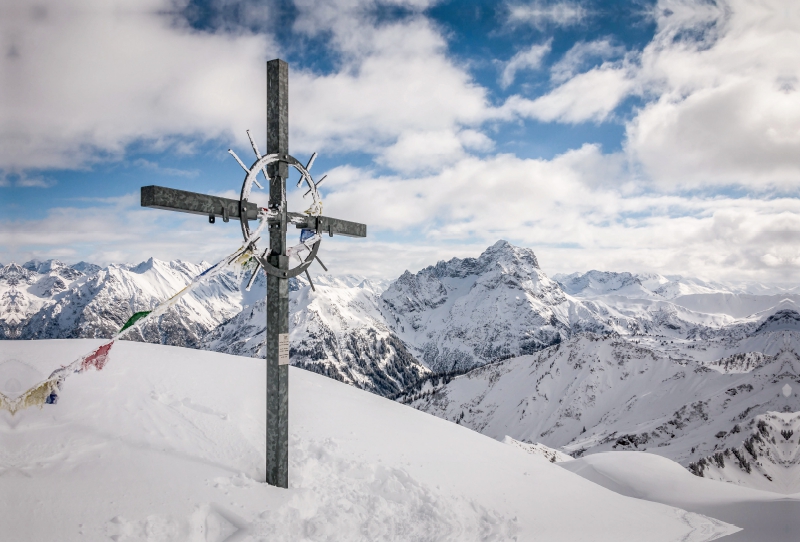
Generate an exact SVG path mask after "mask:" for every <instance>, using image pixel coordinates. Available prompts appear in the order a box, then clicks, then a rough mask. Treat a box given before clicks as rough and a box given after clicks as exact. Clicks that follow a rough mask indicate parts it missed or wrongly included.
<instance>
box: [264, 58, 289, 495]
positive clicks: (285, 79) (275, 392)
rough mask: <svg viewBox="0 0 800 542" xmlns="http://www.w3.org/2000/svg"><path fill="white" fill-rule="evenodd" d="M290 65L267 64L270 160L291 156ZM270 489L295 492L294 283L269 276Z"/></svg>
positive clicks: (274, 171)
mask: <svg viewBox="0 0 800 542" xmlns="http://www.w3.org/2000/svg"><path fill="white" fill-rule="evenodd" d="M288 94H289V65H288V64H287V63H286V62H284V61H283V60H270V61H269V62H267V154H289V95H288ZM268 173H269V175H270V182H269V206H270V208H271V209H275V210H279V211H280V221H276V223H273V224H270V226H269V246H270V249H271V255H270V256H269V258H270V263H271V264H272V265H274V266H275V267H277V268H278V269H281V270H284V271H285V270H288V269H289V258H288V257H287V256H286V181H287V177H288V174H289V168H288V165H287V164H286V162H278V163H276V164H272V165H271V166H270V171H269V172H268ZM266 351H267V483H268V484H270V485H273V486H278V487H284V488H288V487H289V279H287V278H285V277H276V276H273V275H269V274H268V275H267V341H266Z"/></svg>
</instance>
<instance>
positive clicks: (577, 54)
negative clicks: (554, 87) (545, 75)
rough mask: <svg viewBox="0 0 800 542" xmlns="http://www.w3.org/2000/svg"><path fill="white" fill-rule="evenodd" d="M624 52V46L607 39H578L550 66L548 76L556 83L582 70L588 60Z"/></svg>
mask: <svg viewBox="0 0 800 542" xmlns="http://www.w3.org/2000/svg"><path fill="white" fill-rule="evenodd" d="M624 54H625V48H624V47H621V46H617V45H613V44H612V43H611V42H610V41H609V40H607V39H603V40H596V41H589V42H586V41H579V42H578V43H576V44H575V45H573V46H572V47H571V48H570V50H569V51H567V52H566V53H565V54H564V56H563V57H561V58H560V59H559V60H558V62H556V63H554V64H553V65H552V66H551V67H550V78H551V79H552V80H553V81H555V82H556V83H563V82H564V81H567V80H569V79H571V78H572V77H574V76H575V75H576V74H578V73H580V72H581V71H584V68H585V66H586V64H587V63H588V62H590V61H593V60H596V59H600V60H609V59H612V58H614V57H621V56H623V55H624Z"/></svg>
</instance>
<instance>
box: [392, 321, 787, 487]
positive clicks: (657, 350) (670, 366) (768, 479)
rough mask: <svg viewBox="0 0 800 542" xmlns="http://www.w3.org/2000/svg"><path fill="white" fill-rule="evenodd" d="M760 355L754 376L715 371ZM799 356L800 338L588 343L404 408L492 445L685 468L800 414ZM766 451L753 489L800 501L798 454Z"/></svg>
mask: <svg viewBox="0 0 800 542" xmlns="http://www.w3.org/2000/svg"><path fill="white" fill-rule="evenodd" d="M754 347H758V348H759V350H758V351H759V352H762V354H761V357H760V358H759V363H758V364H750V365H749V366H748V367H747V368H745V367H742V366H741V364H740V365H735V364H734V367H731V365H732V364H731V363H728V364H727V365H726V364H725V363H723V364H722V368H720V365H719V364H718V363H716V362H713V361H710V359H713V358H718V359H719V358H722V359H730V358H731V357H735V356H734V355H733V354H731V353H732V352H736V351H739V350H741V349H743V348H744V349H746V350H750V349H752V348H754ZM797 352H800V332H798V331H763V332H761V333H759V334H758V335H756V336H752V337H749V338H748V339H746V340H743V341H738V342H737V341H732V340H727V341H720V340H714V341H705V342H700V341H684V343H683V344H675V341H666V340H663V339H661V340H659V339H650V340H649V341H645V340H642V339H627V338H624V337H619V336H609V337H599V336H591V335H585V336H579V337H577V338H574V339H571V340H569V341H566V342H564V343H561V344H560V345H557V346H554V347H551V348H549V349H547V350H545V351H543V352H541V353H539V354H536V355H532V356H521V357H518V358H514V359H509V360H505V361H502V362H498V363H494V364H490V365H487V366H484V367H481V368H479V369H475V370H473V371H471V372H469V373H467V374H465V375H463V376H460V377H457V378H454V379H452V380H450V381H449V382H447V383H442V384H439V385H436V386H434V385H430V384H428V385H427V387H426V388H423V389H421V390H413V392H410V393H408V394H407V395H406V396H405V397H401V398H400V399H399V400H400V401H402V402H405V403H407V404H411V405H412V406H414V407H415V408H418V409H420V410H423V411H426V412H429V413H431V414H434V415H436V416H439V417H441V418H444V419H448V420H451V421H454V422H458V423H459V424H461V425H463V426H465V427H470V428H472V429H474V430H476V431H478V432H481V433H483V434H485V435H488V436H490V437H493V438H497V439H501V438H503V437H504V436H506V435H508V436H510V437H512V438H514V439H516V440H520V441H523V442H528V443H537V442H540V443H542V444H545V445H547V446H549V447H553V448H557V449H559V450H561V451H564V452H567V453H570V454H571V455H573V456H582V455H585V454H591V453H596V452H600V451H606V450H649V451H652V452H653V453H656V454H659V455H663V456H665V457H668V458H670V459H672V460H674V461H677V462H679V463H681V464H683V465H684V466H689V465H690V464H692V463H695V462H698V461H701V460H702V459H703V458H706V457H708V456H711V455H713V454H716V453H724V452H725V450H733V449H736V448H738V447H742V446H744V444H743V443H744V442H745V441H746V440H747V439H750V435H751V434H752V433H754V432H758V424H759V420H760V419H761V418H759V416H763V415H766V414H767V413H768V412H800V399H798V392H800V384H799V383H800V356H798V354H797ZM709 365H712V366H715V369H716V370H714V369H710V368H709ZM726 366H727V367H728V369H729V370H726V369H725V367H726ZM746 369H749V370H746ZM774 433H775V434H778V435H779V431H775V432H774ZM772 436H774V435H770V436H769V437H768V438H772ZM791 446H794V447H793V448H792V449H793V450H795V451H796V450H797V445H796V444H795V441H792V444H791ZM767 448H769V447H767ZM767 448H765V449H764V450H763V451H761V452H759V453H758V458H757V460H756V459H755V458H754V459H753V460H752V462H753V466H752V469H753V472H755V473H756V474H757V475H758V476H760V477H761V478H760V479H759V484H750V485H753V486H754V487H771V488H772V490H773V491H781V492H784V493H791V492H796V491H800V486H798V485H797V484H796V483H795V482H794V480H797V479H798V475H800V460H798V457H797V454H794V452H792V454H789V451H788V450H787V451H786V452H785V453H786V454H789V455H785V458H784V457H783V456H779V455H777V454H776V453H775V452H774V451H773V452H771V454H770V453H768V450H767ZM728 453H729V454H730V453H732V452H728ZM786 458H788V459H786ZM693 470H695V471H697V469H693ZM776 473H780V474H776ZM716 478H721V477H720V476H716ZM778 478H780V482H777V481H776V480H777V479H778ZM761 481H763V484H762V483H760V482H761Z"/></svg>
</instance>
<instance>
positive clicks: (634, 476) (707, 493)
mask: <svg viewBox="0 0 800 542" xmlns="http://www.w3.org/2000/svg"><path fill="white" fill-rule="evenodd" d="M558 465H559V466H560V467H563V468H564V469H566V470H569V471H570V472H574V473H576V474H578V475H580V476H582V477H584V478H586V479H587V480H591V481H593V482H595V483H597V484H599V485H602V486H603V487H606V488H608V489H611V490H612V491H615V492H617V493H620V494H622V495H628V496H631V497H636V498H640V499H647V500H649V501H655V502H660V503H664V504H669V505H671V506H677V507H680V508H683V509H685V510H691V511H693V512H698V513H703V514H711V515H713V516H714V517H716V518H720V519H722V520H725V521H730V522H734V523H736V525H738V526H740V527H742V531H740V532H738V533H736V534H733V535H732V536H729V537H726V538H725V540H726V541H730V542H734V541H737V540H741V541H756V540H757V541H758V542H771V541H775V542H788V541H789V540H794V539H796V536H797V533H798V532H800V514H798V512H800V494H795V495H793V496H788V497H787V496H785V495H779V494H775V493H771V492H768V491H758V490H756V489H750V488H745V487H739V486H736V485H733V484H730V483H725V482H717V481H713V480H708V479H706V478H699V477H697V476H693V475H692V474H690V473H689V472H687V471H686V469H684V468H683V467H681V466H680V465H678V464H677V463H674V462H672V461H670V460H669V459H666V458H663V457H660V456H658V455H654V454H650V453H645V452H605V453H599V454H593V455H590V456H588V457H584V458H580V459H576V460H574V461H570V462H565V463H558Z"/></svg>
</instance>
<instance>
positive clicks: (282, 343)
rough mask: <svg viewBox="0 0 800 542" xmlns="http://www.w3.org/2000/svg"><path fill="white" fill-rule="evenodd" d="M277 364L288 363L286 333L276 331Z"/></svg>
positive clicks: (287, 336) (287, 338)
mask: <svg viewBox="0 0 800 542" xmlns="http://www.w3.org/2000/svg"><path fill="white" fill-rule="evenodd" d="M278 365H289V334H288V333H278Z"/></svg>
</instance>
